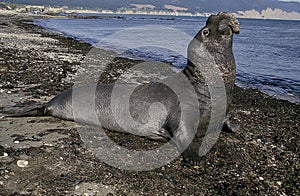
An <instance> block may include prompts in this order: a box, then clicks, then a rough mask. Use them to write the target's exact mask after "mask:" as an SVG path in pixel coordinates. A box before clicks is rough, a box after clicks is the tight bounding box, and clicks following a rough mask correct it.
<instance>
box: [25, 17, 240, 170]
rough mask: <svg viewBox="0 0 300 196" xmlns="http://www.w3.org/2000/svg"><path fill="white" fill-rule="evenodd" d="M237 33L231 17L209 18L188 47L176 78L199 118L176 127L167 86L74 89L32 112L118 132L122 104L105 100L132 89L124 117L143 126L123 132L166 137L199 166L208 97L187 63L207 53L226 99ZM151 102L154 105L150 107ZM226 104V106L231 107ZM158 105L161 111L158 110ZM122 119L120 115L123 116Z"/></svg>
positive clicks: (176, 110) (177, 116)
mask: <svg viewBox="0 0 300 196" xmlns="http://www.w3.org/2000/svg"><path fill="white" fill-rule="evenodd" d="M239 31H240V26H239V22H238V21H237V19H236V18H235V17H234V16H233V15H232V14H230V13H219V14H217V15H212V16H210V17H209V18H208V20H207V23H206V25H205V27H203V28H202V29H201V30H200V31H199V33H198V34H197V35H196V36H195V37H194V39H193V40H192V41H191V42H190V44H189V46H188V59H189V61H188V64H187V66H186V68H185V69H184V70H183V71H182V73H183V75H184V76H185V77H186V78H187V79H188V80H189V81H190V83H191V84H192V85H193V88H194V89H195V92H196V93H197V97H196V99H197V101H198V102H197V104H196V105H197V107H199V111H200V114H199V115H200V116H192V115H187V116H184V118H183V121H184V122H183V123H182V124H180V121H182V116H181V112H182V111H181V109H180V100H179V99H178V95H177V94H176V93H174V91H172V89H170V88H168V86H166V85H164V84H162V83H158V82H152V83H149V84H144V85H139V86H137V87H136V86H135V87H134V86H132V85H129V84H97V85H87V86H79V87H76V88H71V89H67V90H66V91H64V92H62V93H61V94H60V95H58V96H56V97H54V98H53V99H52V100H50V101H49V102H48V103H47V104H46V105H45V106H44V107H42V108H41V109H40V110H39V112H36V111H38V110H36V111H35V112H36V113H37V114H38V115H51V116H54V117H58V118H61V119H66V120H76V122H83V123H87V124H92V125H99V122H100V125H101V126H102V127H104V128H107V129H109V130H112V131H120V132H124V130H122V126H120V122H117V119H115V116H114V115H115V112H116V111H117V113H119V114H121V115H123V113H122V112H123V107H124V106H123V105H122V104H115V105H113V104H111V96H112V93H113V90H114V88H119V89H121V90H122V92H126V91H130V90H131V89H134V90H133V93H132V96H131V97H130V108H129V110H130V114H129V115H131V116H132V118H133V119H134V120H136V121H138V122H141V123H143V122H147V123H148V124H147V127H143V129H141V128H140V127H136V126H134V125H131V124H130V125H128V127H129V128H128V129H132V130H134V133H135V134H138V135H142V136H147V137H150V138H159V137H162V138H172V142H173V143H174V145H175V146H176V147H177V148H178V150H179V151H180V152H182V155H183V158H184V160H185V161H187V162H188V163H191V164H193V165H194V164H198V162H199V161H200V157H199V156H198V152H199V147H200V145H201V137H203V135H204V134H205V131H206V129H207V126H208V124H209V118H210V116H211V97H210V92H209V89H208V86H207V81H205V79H204V78H205V77H203V75H202V73H201V70H200V68H199V67H197V66H198V65H197V63H196V64H195V63H193V62H195V61H200V63H201V64H206V63H210V62H205V61H204V60H202V59H199V58H198V56H197V55H195V54H199V53H201V55H202V56H203V55H204V56H205V55H206V54H207V55H209V56H211V57H212V58H213V59H212V61H213V63H214V64H216V66H217V67H218V69H219V71H220V72H221V77H222V79H223V81H224V83H225V89H226V93H227V96H228V97H229V98H230V97H231V93H232V89H233V86H234V82H235V70H236V66H235V60H234V56H233V52H232V39H233V34H234V33H239ZM95 89H96V91H95ZM74 95H75V97H79V99H77V100H76V102H77V103H76V104H75V105H74V103H73V104H72V101H73V102H74ZM91 99H94V100H95V103H94V104H95V105H93V103H90V100H91ZM121 99H122V94H120V96H119V98H117V101H118V100H121ZM152 103H158V104H154V105H153V104H152ZM227 103H228V105H230V103H231V102H230V101H229V102H227ZM161 104H162V105H163V106H164V107H161ZM93 107H95V113H93V112H92V111H91V108H93ZM192 107H193V106H191V108H192ZM225 107H228V106H225ZM113 110H116V111H113ZM149 110H152V111H154V112H153V113H152V114H155V115H152V116H151V112H150V114H149ZM33 113H34V111H31V114H33ZM28 114H30V113H28ZM95 116H96V118H95ZM125 117H126V115H124V118H125ZM199 119H200V120H199ZM149 121H150V123H149ZM196 121H197V122H199V123H197V127H194V126H195V124H196V123H195V122H196ZM125 123H126V122H125ZM222 123H224V127H225V129H227V130H232V131H235V129H236V127H235V126H233V125H232V124H231V123H230V122H229V121H228V120H227V119H222Z"/></svg>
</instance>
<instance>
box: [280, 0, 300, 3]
mask: <svg viewBox="0 0 300 196" xmlns="http://www.w3.org/2000/svg"><path fill="white" fill-rule="evenodd" d="M280 1H295V2H299V3H300V0H280Z"/></svg>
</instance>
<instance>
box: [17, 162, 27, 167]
mask: <svg viewBox="0 0 300 196" xmlns="http://www.w3.org/2000/svg"><path fill="white" fill-rule="evenodd" d="M17 165H18V166H19V167H22V168H24V167H28V161H26V160H18V161H17Z"/></svg>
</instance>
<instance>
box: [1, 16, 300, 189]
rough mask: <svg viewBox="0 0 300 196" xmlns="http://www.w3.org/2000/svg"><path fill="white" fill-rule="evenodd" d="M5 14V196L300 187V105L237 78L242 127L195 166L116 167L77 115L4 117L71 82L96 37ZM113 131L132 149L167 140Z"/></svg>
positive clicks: (116, 67) (112, 75)
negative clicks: (85, 134)
mask: <svg viewBox="0 0 300 196" xmlns="http://www.w3.org/2000/svg"><path fill="white" fill-rule="evenodd" d="M0 15H1V16H0V39H1V40H0V44H1V49H0V50H1V53H0V55H1V56H0V73H1V78H0V98H1V99H0V100H1V105H0V117H1V119H0V194H1V195H84V194H89V195H109V194H110V195H299V194H300V190H299V185H300V184H299V182H300V179H299V169H300V168H299V141H300V133H299V127H300V105H299V103H290V102H288V101H285V100H279V99H276V98H274V97H270V96H268V95H266V94H264V93H262V92H260V91H259V90H256V89H244V88H240V87H235V91H234V97H233V111H232V116H233V118H235V119H238V120H239V123H240V124H241V128H240V130H239V131H238V132H237V133H234V134H229V133H222V134H221V135H220V138H219V139H218V141H217V143H216V144H215V146H214V147H213V149H212V150H211V151H210V152H209V153H208V154H207V155H206V156H204V157H203V160H202V162H201V163H200V165H199V166H194V167H191V166H187V165H185V164H184V163H183V161H182V157H178V158H177V159H175V160H174V161H172V162H171V163H169V164H168V165H166V166H163V167H160V168H158V169H155V170H152V171H143V172H138V171H126V170H120V169H116V168H114V167H111V166H109V165H107V164H105V163H103V162H101V160H99V159H97V158H96V157H95V156H93V154H92V153H91V152H90V151H89V150H88V149H87V148H86V147H85V145H84V143H83V141H82V140H81V137H80V135H79V133H78V131H77V125H76V124H75V123H74V122H71V121H65V120H60V119H57V118H54V117H16V118H11V117H9V118H8V117H3V116H5V115H6V114H11V113H13V114H16V113H18V112H21V111H24V110H27V109H30V108H32V107H37V106H40V105H42V104H43V103H45V102H47V101H49V100H50V99H51V98H52V97H54V96H55V95H57V94H59V93H60V92H62V91H63V90H65V89H67V88H69V87H71V86H72V85H73V83H74V75H76V72H77V71H78V70H77V68H78V66H79V65H80V63H81V61H82V60H83V59H84V57H85V55H86V54H87V53H89V51H90V50H91V49H92V46H91V45H90V44H87V43H84V42H81V41H77V40H75V39H72V38H67V37H65V36H64V35H62V34H59V33H55V32H50V31H48V30H46V29H43V28H41V27H39V26H36V25H33V24H30V23H28V22H30V21H32V20H34V19H35V18H40V17H42V16H35V15H20V14H14V13H11V12H5V13H1V14H0ZM43 17H49V16H43ZM100 52H102V53H103V56H107V55H109V54H110V52H109V51H105V50H101V51H100ZM103 58H104V57H103ZM139 62H141V61H138V60H133V59H126V58H123V57H118V58H115V59H114V61H112V62H111V63H110V66H109V67H108V68H107V69H106V70H105V72H104V73H103V74H102V75H101V78H100V80H99V82H101V83H113V82H114V81H115V80H116V79H117V78H118V76H119V75H120V74H121V73H123V72H124V70H126V69H128V68H130V67H132V66H133V65H135V64H137V63H139ZM107 134H108V135H109V136H110V137H111V138H113V140H114V141H115V142H116V143H119V144H122V145H123V146H126V147H128V148H134V149H139V147H140V146H146V147H147V146H148V147H149V146H150V147H152V146H153V145H159V143H158V142H156V141H152V140H147V139H145V138H140V137H132V136H130V135H128V134H120V133H111V132H107Z"/></svg>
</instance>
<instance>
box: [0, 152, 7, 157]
mask: <svg viewBox="0 0 300 196" xmlns="http://www.w3.org/2000/svg"><path fill="white" fill-rule="evenodd" d="M4 157H8V154H7V153H6V152H4V153H3V156H0V158H4Z"/></svg>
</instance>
